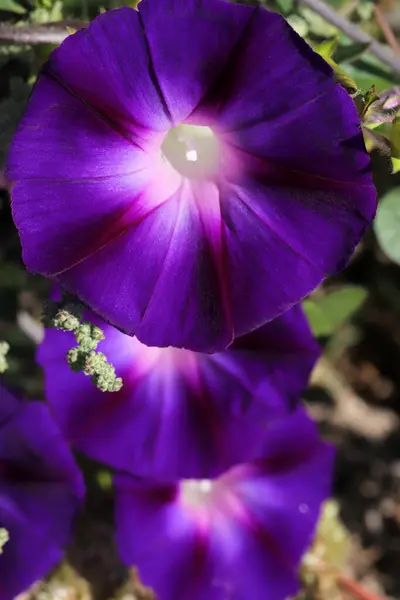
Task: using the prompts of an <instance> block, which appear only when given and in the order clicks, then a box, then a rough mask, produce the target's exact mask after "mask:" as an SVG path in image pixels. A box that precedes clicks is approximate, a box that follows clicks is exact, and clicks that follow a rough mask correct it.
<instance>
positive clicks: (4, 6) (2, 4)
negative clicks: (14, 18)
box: [0, 0, 26, 15]
mask: <svg viewBox="0 0 400 600" xmlns="http://www.w3.org/2000/svg"><path fill="white" fill-rule="evenodd" d="M0 10H4V11H6V12H13V13H16V14H17V15H23V14H24V13H26V9H25V8H24V7H23V6H21V5H20V4H18V2H14V0H0Z"/></svg>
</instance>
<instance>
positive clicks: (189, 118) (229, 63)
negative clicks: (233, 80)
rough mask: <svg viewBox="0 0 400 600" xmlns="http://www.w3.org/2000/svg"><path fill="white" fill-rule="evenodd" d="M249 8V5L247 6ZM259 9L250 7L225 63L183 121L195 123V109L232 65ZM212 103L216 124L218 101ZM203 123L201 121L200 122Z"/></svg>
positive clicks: (211, 92)
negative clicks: (249, 11)
mask: <svg viewBox="0 0 400 600" xmlns="http://www.w3.org/2000/svg"><path fill="white" fill-rule="evenodd" d="M249 8H250V7H249ZM259 10H260V7H259V6H256V7H252V12H251V13H250V15H249V17H248V19H247V22H246V23H245V25H244V27H243V29H242V31H241V33H240V36H239V37H238V39H237V40H236V42H235V44H234V45H233V47H232V50H231V52H230V54H229V57H228V59H227V61H226V62H225V64H224V65H223V66H222V69H221V70H220V72H219V73H218V75H217V77H216V78H215V79H214V81H213V82H212V83H211V84H210V86H209V88H208V89H207V91H206V93H205V94H204V96H203V97H202V98H200V99H199V101H198V102H197V105H196V106H195V107H194V108H193V110H192V112H191V113H190V114H189V115H188V116H187V117H186V118H185V122H187V123H193V124H195V123H196V122H197V120H198V118H196V117H197V115H196V111H197V109H198V108H199V107H200V106H201V105H202V104H203V103H205V104H207V99H208V98H209V97H212V95H213V93H214V92H215V88H218V85H219V84H220V82H221V79H222V78H223V76H224V75H225V73H226V72H227V71H228V70H229V69H230V68H231V67H232V64H233V63H234V61H235V60H236V57H237V56H238V55H239V54H240V51H241V48H242V46H243V45H244V44H247V39H248V34H249V30H250V28H251V26H252V24H253V21H254V19H255V18H256V16H257V15H258V12H259ZM213 105H215V106H216V108H215V109H214V107H213V109H212V110H213V114H212V117H211V114H210V117H211V120H212V121H213V123H214V122H215V123H216V124H218V102H215V101H214V102H213ZM201 124H203V122H202V123H201ZM207 124H209V123H206V122H204V125H207Z"/></svg>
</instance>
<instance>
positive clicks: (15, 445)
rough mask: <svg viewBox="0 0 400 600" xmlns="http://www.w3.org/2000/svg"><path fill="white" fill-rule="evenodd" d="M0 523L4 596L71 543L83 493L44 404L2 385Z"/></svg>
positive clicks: (6, 599)
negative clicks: (6, 408)
mask: <svg viewBox="0 0 400 600" xmlns="http://www.w3.org/2000/svg"><path fill="white" fill-rule="evenodd" d="M0 397H1V406H3V400H4V402H6V403H7V404H10V403H15V410H14V412H13V414H10V413H8V415H7V418H6V419H5V420H2V421H1V423H0V527H4V528H5V529H7V531H8V533H9V536H10V539H9V541H8V542H7V543H6V544H5V546H4V548H3V552H2V554H0V599H1V600H10V599H11V598H13V597H14V596H16V595H17V594H18V593H19V592H21V591H23V590H24V589H25V588H26V587H28V586H29V585H30V584H31V583H33V582H34V581H35V580H36V579H41V578H42V577H44V576H45V575H46V573H47V571H48V570H49V569H50V568H52V567H53V566H54V565H55V564H56V563H57V562H58V561H59V560H60V558H61V557H62V554H63V547H64V546H66V545H67V544H68V543H70V541H71V539H72V533H73V529H72V526H73V520H74V517H75V516H76V514H77V511H78V508H79V505H80V501H81V500H82V498H83V495H84V486H83V481H82V478H81V475H80V472H79V471H78V469H77V466H76V464H75V462H74V460H73V458H72V455H71V453H70V451H69V449H68V447H67V445H66V443H65V442H64V440H63V439H62V437H61V435H60V432H59V430H58V429H57V427H56V426H55V424H54V422H53V421H52V419H51V418H50V415H49V412H48V409H47V407H46V406H44V405H43V404H40V403H37V402H34V403H29V404H28V403H20V402H17V401H14V400H11V399H10V395H9V394H8V393H7V392H6V391H5V389H4V388H0Z"/></svg>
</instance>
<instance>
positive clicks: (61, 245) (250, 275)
mask: <svg viewBox="0 0 400 600" xmlns="http://www.w3.org/2000/svg"><path fill="white" fill-rule="evenodd" d="M7 176H8V178H9V179H10V180H11V181H12V182H14V184H15V185H14V186H13V191H12V208H13V215H14V220H15V223H16V225H17V226H18V228H19V232H20V236H21V241H22V247H23V256H24V261H25V264H26V266H27V267H28V269H29V270H31V271H34V272H37V273H41V274H43V275H45V276H48V277H50V278H52V279H53V280H55V281H57V282H58V283H60V284H62V286H63V287H64V288H65V289H67V290H68V291H70V292H72V293H74V294H76V295H78V296H79V298H81V300H82V301H84V302H85V303H86V304H87V305H88V306H89V307H91V308H92V309H93V310H94V311H95V312H97V313H98V314H99V315H101V316H102V318H104V319H105V320H107V321H109V322H111V323H112V324H113V325H115V326H116V327H118V328H119V329H121V330H123V331H125V332H126V333H128V334H130V335H136V336H137V337H138V339H139V340H141V341H142V342H143V343H145V344H147V345H149V346H169V345H171V346H176V347H185V348H189V349H191V350H197V351H203V352H212V351H218V350H221V349H223V348H224V347H226V346H228V345H229V344H230V342H231V341H232V340H233V339H234V337H236V336H239V335H243V334H245V333H247V332H249V331H251V330H253V329H255V328H256V327H259V326H260V325H262V324H264V323H266V322H267V321H269V320H271V319H273V318H274V317H275V316H277V315H278V314H280V313H282V312H283V311H284V310H285V309H287V308H288V307H290V306H291V305H293V304H294V303H296V302H298V301H299V300H300V299H301V298H302V297H304V296H305V295H306V294H308V293H309V292H310V290H312V289H313V288H315V287H316V286H317V285H318V284H319V283H320V281H321V280H322V279H323V278H324V277H326V276H327V275H329V274H331V273H334V272H336V271H337V270H339V269H341V268H342V267H343V266H344V265H345V264H346V261H347V260H348V258H349V257H350V255H351V253H352V252H353V250H354V247H355V245H356V244H357V243H358V242H359V240H360V238H361V236H362V235H363V233H364V232H365V230H366V228H367V226H368V225H369V223H370V222H371V219H372V218H373V216H374V213H375V208H376V198H375V190H374V187H373V184H372V179H371V174H370V164H369V157H368V155H367V153H366V151H365V147H364V142H363V138H362V135H361V133H360V128H359V119H358V115H357V111H356V109H355V106H354V103H353V100H352V99H351V98H350V97H349V96H348V94H347V93H346V92H345V90H344V89H343V88H341V87H340V85H336V84H335V83H334V79H333V74H332V71H331V68H330V67H329V66H328V65H327V64H326V63H325V62H324V60H323V59H322V58H321V57H319V56H318V55H317V54H315V53H314V52H313V51H312V50H311V48H310V47H309V46H308V45H307V44H306V43H305V42H304V40H302V39H301V38H300V37H299V36H298V35H297V34H296V33H295V32H294V31H293V29H292V28H291V27H290V26H289V25H288V24H287V23H286V21H285V20H284V19H283V18H282V17H281V16H280V15H278V14H275V13H273V12H269V11H267V10H266V9H264V8H261V7H258V8H254V7H249V6H239V5H235V4H232V3H230V2H225V1H223V0H143V1H142V2H141V3H140V5H139V11H135V10H133V9H131V8H127V7H124V8H120V9H118V10H113V11H110V12H107V13H105V14H102V15H100V16H99V17H98V18H97V19H95V20H94V22H93V23H92V24H91V25H90V26H89V27H88V28H87V29H86V30H82V31H79V32H77V33H75V34H74V35H72V36H70V37H69V38H67V39H66V40H65V42H64V43H63V44H62V45H61V46H60V48H58V49H56V50H55V51H54V52H53V53H52V54H51V56H50V59H49V61H48V63H47V64H46V66H45V68H44V70H43V73H42V75H41V77H40V78H39V80H38V82H37V84H36V86H35V89H34V91H33V94H32V97H31V99H30V102H29V105H28V108H27V111H26V114H25V116H24V118H23V120H22V122H21V124H20V126H19V128H18V131H17V133H16V136H15V139H14V142H13V144H12V147H11V151H10V155H9V160H8V169H7Z"/></svg>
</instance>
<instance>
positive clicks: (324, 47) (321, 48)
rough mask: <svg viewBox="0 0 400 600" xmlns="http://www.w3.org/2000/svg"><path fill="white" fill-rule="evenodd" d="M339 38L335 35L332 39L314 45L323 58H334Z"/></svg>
mask: <svg viewBox="0 0 400 600" xmlns="http://www.w3.org/2000/svg"><path fill="white" fill-rule="evenodd" d="M338 41H339V40H338V38H337V37H334V38H331V39H330V40H325V41H324V42H321V43H320V44H318V45H317V46H315V47H314V50H315V52H317V53H318V54H319V55H320V56H322V58H325V59H327V58H332V56H333V54H334V52H335V50H336V48H337V45H338Z"/></svg>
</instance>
